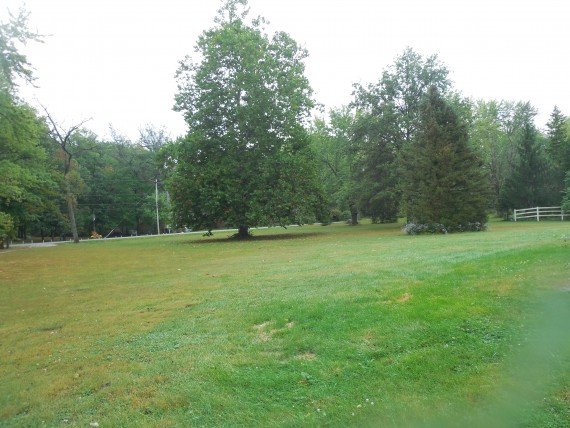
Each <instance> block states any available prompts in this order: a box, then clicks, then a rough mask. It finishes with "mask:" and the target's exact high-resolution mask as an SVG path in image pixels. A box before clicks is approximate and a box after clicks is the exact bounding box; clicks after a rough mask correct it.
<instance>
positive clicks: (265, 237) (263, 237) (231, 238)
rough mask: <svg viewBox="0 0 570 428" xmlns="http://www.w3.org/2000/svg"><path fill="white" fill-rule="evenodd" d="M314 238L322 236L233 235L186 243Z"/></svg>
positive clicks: (298, 234)
mask: <svg viewBox="0 0 570 428" xmlns="http://www.w3.org/2000/svg"><path fill="white" fill-rule="evenodd" d="M314 236H322V233H316V232H311V233H280V234H276V235H261V236H255V235H251V236H249V237H247V238H239V237H236V236H233V235H230V236H226V237H225V238H222V237H215V238H205V239H200V240H192V241H188V242H186V243H187V244H191V245H194V244H219V243H237V242H244V243H247V242H260V241H287V240H293V239H304V238H311V237H314Z"/></svg>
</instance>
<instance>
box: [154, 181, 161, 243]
mask: <svg viewBox="0 0 570 428" xmlns="http://www.w3.org/2000/svg"><path fill="white" fill-rule="evenodd" d="M154 186H155V187H154V188H155V198H156V231H157V233H158V235H160V217H159V216H158V178H156V179H155V180H154Z"/></svg>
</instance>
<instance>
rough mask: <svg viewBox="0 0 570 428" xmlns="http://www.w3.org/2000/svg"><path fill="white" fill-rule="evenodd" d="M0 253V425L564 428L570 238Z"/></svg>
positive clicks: (386, 236) (167, 241) (330, 229)
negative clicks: (471, 427) (503, 427)
mask: <svg viewBox="0 0 570 428" xmlns="http://www.w3.org/2000/svg"><path fill="white" fill-rule="evenodd" d="M254 234H255V239H253V240H251V241H231V240H228V239H227V235H228V233H220V234H215V235H214V237H211V238H205V237H202V236H196V235H193V236H190V235H176V236H162V237H155V238H141V239H126V240H115V241H113V240H106V241H90V242H82V243H81V244H79V245H73V244H62V245H59V246H56V247H48V248H17V249H14V250H9V251H4V253H0V292H1V296H2V297H1V299H0V379H1V382H0V426H9V427H12V426H14V427H20V426H21V427H24V426H30V427H36V426H50V427H52V426H62V427H63V426H78V427H88V426H90V424H93V425H92V426H94V425H95V423H97V424H98V426H100V427H141V426H157V427H174V426H179V427H186V426H216V427H217V426H243V427H250V426H260V427H273V426H279V427H286V426H338V427H342V426H375V427H376V426H379V427H407V426H411V427H423V426H433V427H442V426H448V427H455V426H460V427H469V426H473V427H479V426H481V427H491V426H493V427H502V426H505V427H510V426H512V427H548V426H551V427H568V426H569V425H570V410H569V405H570V375H569V373H570V225H569V223H567V222H566V223H562V222H554V221H553V222H541V223H531V222H527V223H520V222H519V223H504V222H493V223H491V224H490V227H489V230H488V231H486V232H482V233H466V234H453V235H437V236H406V235H404V234H402V233H401V232H400V226H399V225H370V224H366V225H361V226H358V227H350V226H346V225H332V226H327V227H323V226H305V227H302V228H290V229H288V230H283V229H270V230H260V231H255V232H254Z"/></svg>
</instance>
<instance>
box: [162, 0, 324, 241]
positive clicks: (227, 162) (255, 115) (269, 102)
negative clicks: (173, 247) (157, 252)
mask: <svg viewBox="0 0 570 428" xmlns="http://www.w3.org/2000/svg"><path fill="white" fill-rule="evenodd" d="M246 6H247V1H246V0H229V1H227V2H226V3H225V5H224V6H223V8H222V9H221V10H220V14H219V16H218V18H217V20H216V23H217V25H216V26H215V27H214V28H212V29H209V30H207V31H205V32H204V33H202V35H201V36H200V37H199V40H198V43H197V46H196V49H195V50H196V53H197V54H199V56H200V58H199V60H198V61H196V62H194V61H192V60H191V59H190V58H189V57H187V58H186V59H185V60H184V61H183V62H182V63H181V64H180V68H179V70H178V73H177V77H178V94H177V96H176V104H175V109H176V110H178V111H180V112H182V113H183V114H184V118H185V119H186V122H187V123H188V126H189V133H188V135H187V137H186V138H185V139H183V140H182V141H180V142H178V144H177V145H176V148H175V149H174V150H173V151H171V153H172V154H174V159H175V162H173V163H172V164H171V166H172V168H171V172H172V175H171V177H170V180H169V188H170V191H171V195H172V201H173V205H174V209H175V213H176V216H177V220H178V222H179V223H180V224H186V225H190V226H192V227H194V228H205V229H208V230H211V229H213V228H214V227H216V225H218V224H220V223H222V222H223V223H225V224H227V225H231V226H235V227H237V228H238V229H239V232H238V236H241V237H245V236H248V235H249V228H251V227H254V226H258V225H263V224H277V225H286V224H288V223H293V222H294V223H302V222H304V221H305V220H307V219H309V218H313V217H314V213H315V209H316V208H317V206H318V201H319V197H318V196H319V192H318V186H317V182H316V166H315V163H314V160H313V159H312V153H311V150H310V146H309V138H308V135H307V132H306V130H305V128H304V124H305V122H306V120H307V118H308V116H309V112H310V109H311V108H312V107H313V101H312V90H311V87H310V85H309V82H308V80H307V78H306V77H305V75H304V70H305V67H304V62H303V61H304V59H305V58H306V56H307V52H306V51H305V50H304V49H302V48H301V47H299V46H298V45H297V43H296V42H295V41H294V40H293V39H292V38H291V37H290V36H289V35H288V34H286V33H284V32H276V33H275V34H274V35H273V36H272V37H269V36H268V35H267V34H266V33H265V32H264V30H263V28H262V25H263V20H262V19H257V20H254V21H252V22H251V23H246V21H245V19H246V15H247V11H245V12H243V13H241V12H240V11H242V10H244V9H245V7H246Z"/></svg>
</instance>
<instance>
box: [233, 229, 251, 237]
mask: <svg viewBox="0 0 570 428" xmlns="http://www.w3.org/2000/svg"><path fill="white" fill-rule="evenodd" d="M249 237H251V235H250V234H249V226H240V227H239V228H238V233H237V235H236V238H238V239H246V238H249Z"/></svg>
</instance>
